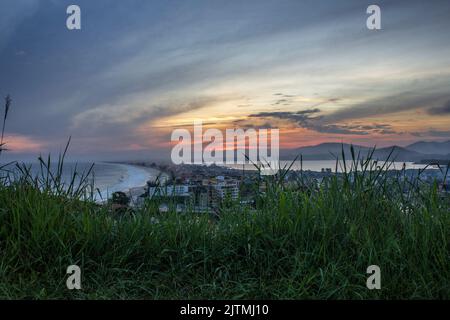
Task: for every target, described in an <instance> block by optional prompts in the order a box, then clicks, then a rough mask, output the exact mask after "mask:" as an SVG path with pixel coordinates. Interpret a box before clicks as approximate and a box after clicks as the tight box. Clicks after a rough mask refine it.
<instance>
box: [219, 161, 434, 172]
mask: <svg viewBox="0 0 450 320" xmlns="http://www.w3.org/2000/svg"><path fill="white" fill-rule="evenodd" d="M291 163H292V161H280V167H281V168H284V167H286V168H288V167H289V166H290V165H291ZM379 164H380V165H382V164H383V162H380V163H379ZM351 165H352V161H350V160H348V161H346V166H347V170H348V169H349V168H350V167H351ZM403 165H405V168H406V169H423V168H425V166H426V165H422V164H415V163H413V162H393V163H392V164H391V165H390V167H389V169H390V170H401V169H402V168H403ZM227 167H229V168H233V169H241V170H242V168H243V166H242V165H227ZM327 168H329V169H331V170H332V171H333V172H335V171H336V161H335V160H306V161H303V162H300V161H296V162H295V163H294V164H293V165H292V167H291V170H300V169H303V170H305V171H306V170H310V171H315V172H320V171H322V169H327ZM343 168H344V163H343V161H340V162H339V164H338V168H337V171H338V172H342V171H343ZM254 169H255V167H254V165H252V164H245V165H244V170H254Z"/></svg>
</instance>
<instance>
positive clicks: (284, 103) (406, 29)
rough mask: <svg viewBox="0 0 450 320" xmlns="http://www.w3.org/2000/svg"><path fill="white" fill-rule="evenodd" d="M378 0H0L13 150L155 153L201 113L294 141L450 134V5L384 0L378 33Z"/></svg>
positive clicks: (2, 89)
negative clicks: (73, 12) (72, 13)
mask: <svg viewBox="0 0 450 320" xmlns="http://www.w3.org/2000/svg"><path fill="white" fill-rule="evenodd" d="M373 3H374V2H372V1H282V0H277V1H266V0H259V1H248V0H247V1H223V0H222V1H217V0H209V1H206V0H205V1H171V0H165V1H137V0H131V1H117V0H116V1H112V0H111V1H106V0H96V1H59V0H58V1H56V0H55V1H52V0H41V1H39V0H2V1H1V3H0V94H1V95H6V94H7V93H9V94H11V96H12V98H13V106H12V108H11V113H10V115H11V117H10V119H9V122H8V127H7V132H8V136H7V138H9V142H10V144H9V147H10V149H11V152H13V153H14V152H15V153H16V154H20V153H26V154H30V153H37V152H47V151H52V152H53V151H54V150H58V149H59V148H60V147H61V146H62V145H63V144H64V142H65V141H66V140H67V138H68V137H69V136H72V139H73V145H72V152H73V154H75V155H80V156H81V155H83V156H87V157H89V156H92V157H93V156H99V155H104V156H115V155H117V156H118V155H121V156H123V155H124V154H125V155H127V156H129V157H132V156H144V155H145V156H147V155H151V153H152V152H154V151H155V150H166V149H167V148H168V145H169V142H170V131H171V130H172V129H173V128H175V127H178V126H189V125H190V124H192V121H193V120H194V119H202V120H203V121H204V122H205V123H208V124H210V126H213V127H218V128H225V127H230V126H235V125H238V124H239V125H242V126H245V127H252V126H253V127H258V126H269V125H270V126H272V127H279V128H282V129H283V130H284V131H283V132H282V135H281V138H282V141H281V145H282V146H284V147H295V146H301V145H311V144H314V143H320V142H323V141H346V142H354V143H361V144H366V145H370V144H375V143H376V144H378V145H390V144H400V145H402V144H403V145H405V144H407V143H409V142H412V141H415V140H418V139H420V140H427V139H428V140H439V139H441V140H442V139H448V138H450V133H449V131H448V130H449V129H448V128H450V110H449V109H450V91H449V87H450V86H449V85H450V35H449V33H448V31H449V27H450V21H449V19H448V17H449V16H450V2H448V1H377V2H375V3H376V4H378V5H379V6H380V7H381V12H382V30H378V31H372V30H368V29H367V28H366V19H367V17H368V15H367V14H366V12H365V11H366V8H367V6H368V5H370V4H373ZM70 4H77V5H79V6H80V7H81V16H82V30H76V31H69V30H67V28H66V18H67V14H66V8H67V6H68V5H70ZM150 150H151V151H150Z"/></svg>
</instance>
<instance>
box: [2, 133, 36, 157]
mask: <svg viewBox="0 0 450 320" xmlns="http://www.w3.org/2000/svg"><path fill="white" fill-rule="evenodd" d="M3 142H4V143H5V145H4V146H3V147H4V148H5V149H7V150H8V152H12V153H25V152H39V151H41V150H42V148H43V146H44V144H43V143H41V142H39V141H36V140H34V139H33V138H30V137H27V136H24V135H19V134H9V135H6V136H5V137H4V139H3Z"/></svg>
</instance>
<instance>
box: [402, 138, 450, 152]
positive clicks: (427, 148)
mask: <svg viewBox="0 0 450 320" xmlns="http://www.w3.org/2000/svg"><path fill="white" fill-rule="evenodd" d="M405 148H406V149H408V150H411V151H416V152H420V153H423V154H440V155H448V154H450V140H449V141H444V142H435V141H430V142H427V141H419V142H415V143H413V144H410V145H409V146H406V147H405Z"/></svg>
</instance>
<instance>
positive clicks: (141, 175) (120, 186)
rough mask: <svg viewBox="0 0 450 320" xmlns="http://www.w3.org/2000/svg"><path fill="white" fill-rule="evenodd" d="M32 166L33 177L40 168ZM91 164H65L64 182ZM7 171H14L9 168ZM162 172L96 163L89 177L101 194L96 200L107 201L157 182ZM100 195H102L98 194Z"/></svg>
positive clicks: (96, 195)
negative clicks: (117, 195) (119, 192)
mask: <svg viewBox="0 0 450 320" xmlns="http://www.w3.org/2000/svg"><path fill="white" fill-rule="evenodd" d="M27 165H30V166H31V172H32V174H33V175H36V174H38V173H39V170H40V167H39V164H38V163H29V164H27ZM91 165H92V164H90V163H77V164H75V163H64V168H63V173H62V180H63V181H64V182H66V183H67V182H69V181H70V180H71V177H72V175H73V172H74V171H75V168H76V171H77V172H78V173H80V174H81V173H82V172H83V171H84V172H87V170H89V168H90V166H91ZM51 168H52V172H55V171H56V164H52V167H51ZM6 169H13V167H11V166H10V167H8V168H6ZM159 174H160V171H159V170H157V169H154V168H148V167H142V166H135V165H129V164H119V163H106V162H100V163H95V165H94V167H93V170H92V173H91V175H90V177H89V179H90V181H92V180H93V181H94V188H95V189H98V190H99V192H97V193H96V194H95V200H97V201H100V200H106V199H109V198H110V197H111V195H112V194H113V193H114V192H116V191H124V192H127V191H129V190H130V189H133V188H138V187H144V186H145V185H146V183H147V181H152V180H155V179H156V178H157V177H158V175H159ZM98 193H100V194H98Z"/></svg>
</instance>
